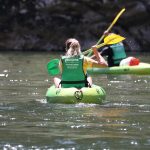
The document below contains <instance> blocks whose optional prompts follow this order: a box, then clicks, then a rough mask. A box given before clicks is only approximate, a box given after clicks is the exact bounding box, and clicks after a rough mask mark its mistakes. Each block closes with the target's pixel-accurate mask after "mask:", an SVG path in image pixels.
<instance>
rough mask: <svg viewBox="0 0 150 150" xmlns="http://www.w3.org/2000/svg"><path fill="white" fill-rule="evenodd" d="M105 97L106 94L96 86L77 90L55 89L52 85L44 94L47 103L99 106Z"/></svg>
mask: <svg viewBox="0 0 150 150" xmlns="http://www.w3.org/2000/svg"><path fill="white" fill-rule="evenodd" d="M105 97H106V93H105V91H104V89H103V88H101V87H100V86H97V85H93V86H92V87H91V88H88V87H84V88H81V89H77V88H55V86H54V85H52V86H51V87H50V88H48V90H47V93H46V99H47V102H49V103H64V104H75V103H93V104H101V103H102V102H103V101H104V100H105Z"/></svg>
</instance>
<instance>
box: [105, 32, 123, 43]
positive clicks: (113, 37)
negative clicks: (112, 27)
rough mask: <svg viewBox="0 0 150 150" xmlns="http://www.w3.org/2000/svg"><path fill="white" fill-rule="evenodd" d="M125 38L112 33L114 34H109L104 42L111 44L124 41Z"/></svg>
mask: <svg viewBox="0 0 150 150" xmlns="http://www.w3.org/2000/svg"><path fill="white" fill-rule="evenodd" d="M123 40H125V38H124V37H122V36H120V35H117V34H114V33H112V34H110V35H108V36H107V37H106V38H104V43H105V44H108V45H109V44H110V45H111V44H117V43H119V42H122V41H123Z"/></svg>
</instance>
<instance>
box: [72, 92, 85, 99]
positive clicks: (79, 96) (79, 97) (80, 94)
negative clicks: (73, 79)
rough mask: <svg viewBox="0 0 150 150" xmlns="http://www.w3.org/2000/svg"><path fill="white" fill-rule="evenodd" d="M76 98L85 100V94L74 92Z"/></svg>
mask: <svg viewBox="0 0 150 150" xmlns="http://www.w3.org/2000/svg"><path fill="white" fill-rule="evenodd" d="M74 96H75V98H76V99H77V100H78V101H79V100H82V98H83V93H82V91H75V92H74Z"/></svg>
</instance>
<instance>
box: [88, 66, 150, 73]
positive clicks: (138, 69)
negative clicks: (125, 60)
mask: <svg viewBox="0 0 150 150" xmlns="http://www.w3.org/2000/svg"><path fill="white" fill-rule="evenodd" d="M88 73H89V74H114V75H123V74H135V75H150V64H148V63H140V64H139V65H136V66H115V67H108V68H92V69H88Z"/></svg>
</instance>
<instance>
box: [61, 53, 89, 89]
mask: <svg viewBox="0 0 150 150" xmlns="http://www.w3.org/2000/svg"><path fill="white" fill-rule="evenodd" d="M61 60H62V77H61V79H62V80H61V86H62V87H63V88H69V87H76V88H82V87H85V86H86V84H87V80H86V75H85V73H84V70H83V61H84V56H83V55H81V56H74V57H67V56H63V57H62V58H61Z"/></svg>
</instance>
